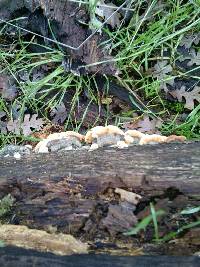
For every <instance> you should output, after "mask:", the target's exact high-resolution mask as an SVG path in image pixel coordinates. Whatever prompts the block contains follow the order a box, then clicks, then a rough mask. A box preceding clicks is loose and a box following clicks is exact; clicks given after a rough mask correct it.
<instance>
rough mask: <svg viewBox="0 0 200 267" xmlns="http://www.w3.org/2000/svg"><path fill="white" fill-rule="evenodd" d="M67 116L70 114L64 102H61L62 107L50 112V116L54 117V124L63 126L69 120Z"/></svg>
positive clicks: (59, 106)
mask: <svg viewBox="0 0 200 267" xmlns="http://www.w3.org/2000/svg"><path fill="white" fill-rule="evenodd" d="M67 115H68V113H67V110H66V107H65V104H64V103H63V102H61V103H60V105H58V106H56V107H55V108H53V109H52V110H51V112H50V116H51V117H54V118H53V119H52V122H53V123H55V124H63V122H64V121H65V120H66V118H67Z"/></svg>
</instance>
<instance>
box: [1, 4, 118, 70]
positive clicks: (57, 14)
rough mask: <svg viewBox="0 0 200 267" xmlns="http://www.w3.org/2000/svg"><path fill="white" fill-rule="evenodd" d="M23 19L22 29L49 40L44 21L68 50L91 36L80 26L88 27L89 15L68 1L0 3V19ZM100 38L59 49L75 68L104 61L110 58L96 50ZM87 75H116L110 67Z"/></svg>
mask: <svg viewBox="0 0 200 267" xmlns="http://www.w3.org/2000/svg"><path fill="white" fill-rule="evenodd" d="M24 16H26V17H27V18H26V19H23V24H22V26H23V28H26V29H28V30H31V31H33V32H36V33H38V34H40V35H42V36H44V37H49V38H51V39H52V38H53V37H52V34H51V32H50V30H49V26H48V21H47V19H48V20H49V22H50V24H51V27H52V30H53V32H54V35H55V36H56V39H57V40H58V41H59V42H62V43H64V44H66V45H69V46H71V47H78V46H79V45H80V44H82V43H83V42H84V40H86V38H87V37H88V36H89V35H90V34H91V33H92V32H91V30H89V29H88V27H86V26H83V24H84V23H86V24H87V23H88V21H89V15H88V12H87V11H86V8H85V6H83V5H82V6H81V7H80V6H79V3H75V2H72V1H68V0H64V1H63V0H45V1H42V0H30V1H24V0H18V1H16V0H2V1H0V18H2V19H4V20H9V19H11V18H12V19H14V18H19V17H24ZM81 21H82V23H81ZM19 26H20V25H19ZM102 38H104V37H102V35H100V34H95V35H94V36H93V37H92V38H91V39H90V40H88V42H86V43H85V44H84V45H83V46H81V47H80V49H79V50H72V49H69V48H66V47H62V46H61V47H62V49H63V50H64V51H66V52H67V53H68V54H70V56H71V57H72V59H74V60H75V62H74V64H75V65H77V67H78V65H84V64H92V63H96V62H100V61H106V60H107V61H108V60H109V59H110V56H109V55H108V54H107V52H106V51H104V50H103V49H102V48H99V47H98V46H99V44H100V42H101V41H102ZM45 43H46V45H52V44H53V43H51V42H49V41H46V42H45ZM87 72H95V73H96V72H98V73H101V74H110V75H113V74H114V73H116V68H115V67H114V65H113V64H112V63H109V64H100V65H98V64H97V65H93V66H90V67H87Z"/></svg>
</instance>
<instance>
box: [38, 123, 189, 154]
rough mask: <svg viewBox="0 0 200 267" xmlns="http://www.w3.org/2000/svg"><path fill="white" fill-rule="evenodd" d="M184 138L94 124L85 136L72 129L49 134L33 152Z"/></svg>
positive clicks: (95, 147) (119, 146)
mask: <svg viewBox="0 0 200 267" xmlns="http://www.w3.org/2000/svg"><path fill="white" fill-rule="evenodd" d="M185 140H186V138H185V137H184V136H176V135H170V136H168V137H167V136H162V135H158V134H152V135H149V134H144V133H141V132H139V131H137V130H128V131H126V132H124V131H122V130H121V129H119V128H118V127H117V126H113V125H108V126H105V127H104V126H96V127H94V128H92V129H90V130H89V131H88V132H87V133H86V135H85V136H84V135H81V134H79V133H76V132H73V131H67V132H61V133H54V134H50V135H49V136H48V137H47V138H46V139H44V140H42V141H40V142H39V143H38V144H37V145H36V147H35V148H34V152H36V153H48V152H56V151H64V150H73V149H88V150H94V149H98V148H100V147H105V146H110V147H117V148H127V147H129V146H131V145H146V144H158V143H169V142H184V141H185Z"/></svg>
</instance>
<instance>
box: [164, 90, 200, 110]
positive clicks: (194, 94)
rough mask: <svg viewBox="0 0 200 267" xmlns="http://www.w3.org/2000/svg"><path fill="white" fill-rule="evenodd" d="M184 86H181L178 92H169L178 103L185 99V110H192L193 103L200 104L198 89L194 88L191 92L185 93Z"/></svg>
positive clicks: (199, 91)
mask: <svg viewBox="0 0 200 267" xmlns="http://www.w3.org/2000/svg"><path fill="white" fill-rule="evenodd" d="M185 89H186V87H185V86H181V88H180V90H177V89H176V90H174V91H171V92H169V93H170V94H171V95H172V96H173V97H174V98H177V99H178V101H179V102H182V101H183V98H184V99H185V108H187V109H190V110H193V109H194V101H195V100H196V101H197V102H199V103H200V87H199V86H195V87H194V89H193V90H192V91H186V90H185Z"/></svg>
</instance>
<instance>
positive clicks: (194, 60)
mask: <svg viewBox="0 0 200 267" xmlns="http://www.w3.org/2000/svg"><path fill="white" fill-rule="evenodd" d="M189 59H190V61H189V62H188V63H187V65H188V66H192V65H194V64H196V65H197V66H199V65H200V52H197V53H196V51H195V50H194V49H192V50H191V52H190V58H189Z"/></svg>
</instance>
